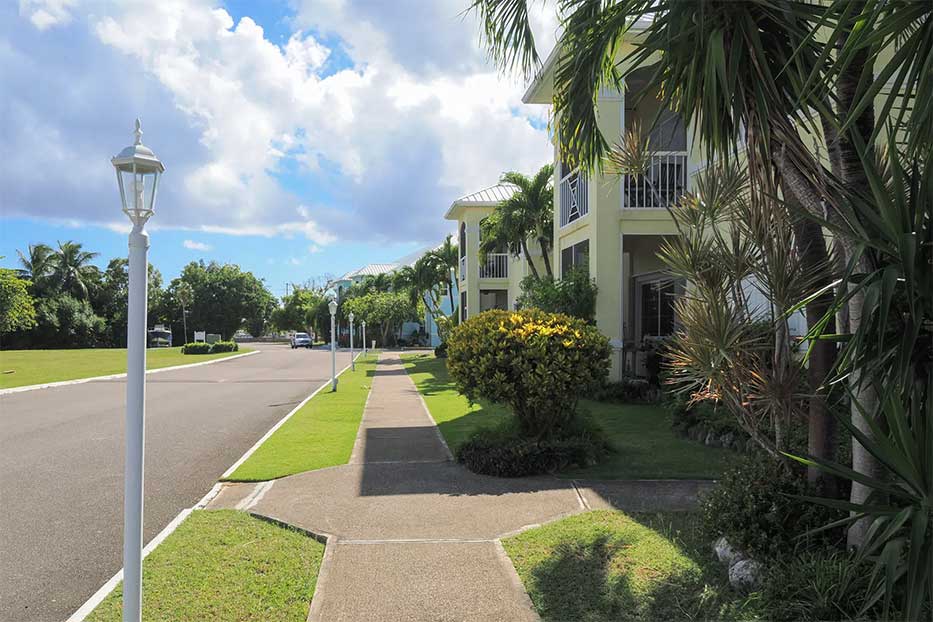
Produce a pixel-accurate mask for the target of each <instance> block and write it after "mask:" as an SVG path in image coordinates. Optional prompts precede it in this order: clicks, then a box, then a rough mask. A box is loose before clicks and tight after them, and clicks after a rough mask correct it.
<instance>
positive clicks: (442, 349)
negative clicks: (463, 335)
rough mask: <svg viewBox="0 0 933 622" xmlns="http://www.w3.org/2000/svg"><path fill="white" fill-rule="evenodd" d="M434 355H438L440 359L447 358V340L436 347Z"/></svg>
mask: <svg viewBox="0 0 933 622" xmlns="http://www.w3.org/2000/svg"><path fill="white" fill-rule="evenodd" d="M434 356H436V357H437V358H439V359H445V358H447V342H446V341H445V342H444V343H442V344H440V345H438V346H437V347H436V348H434Z"/></svg>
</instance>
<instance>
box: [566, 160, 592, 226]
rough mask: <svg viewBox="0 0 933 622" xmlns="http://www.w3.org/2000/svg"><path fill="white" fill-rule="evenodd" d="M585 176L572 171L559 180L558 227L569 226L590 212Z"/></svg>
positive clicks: (579, 172)
mask: <svg viewBox="0 0 933 622" xmlns="http://www.w3.org/2000/svg"><path fill="white" fill-rule="evenodd" d="M586 186H587V183H586V175H585V174H583V173H582V172H581V171H579V170H577V171H573V172H571V173H568V174H567V175H564V178H563V179H561V180H560V186H559V187H560V226H561V227H563V226H565V225H569V224H570V223H572V222H573V221H575V220H577V219H579V218H583V217H584V216H586V215H587V214H589V212H590V203H589V197H588V195H587V187H586Z"/></svg>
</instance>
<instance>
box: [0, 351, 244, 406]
mask: <svg viewBox="0 0 933 622" xmlns="http://www.w3.org/2000/svg"><path fill="white" fill-rule="evenodd" d="M260 352H262V351H261V350H253V351H252V352H243V353H242V354H234V355H233V356H227V357H224V358H220V359H211V360H210V361H201V362H200V363H185V364H184V365H175V366H174V367H160V368H159V369H148V370H146V374H147V375H148V374H158V373H161V372H163V371H175V370H176V369H187V368H189V367H201V366H202V365H213V364H214V363H225V362H226V361H233V360H236V359H239V358H243V357H244V356H252V355H253V354H259V353H260ZM117 378H126V373H122V374H110V375H109V376H93V377H91V378H76V379H74V380H62V381H59V382H48V383H46V384H28V385H26V386H24V387H11V388H9V389H0V395H9V394H10V393H22V392H23V391H35V390H37V389H51V388H54V387H67V386H70V385H73V384H84V383H85V382H94V381H96V380H116V379H117Z"/></svg>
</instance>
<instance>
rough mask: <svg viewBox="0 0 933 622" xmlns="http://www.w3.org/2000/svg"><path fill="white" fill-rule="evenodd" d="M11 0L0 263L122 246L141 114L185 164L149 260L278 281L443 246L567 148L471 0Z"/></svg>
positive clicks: (167, 267) (153, 227)
mask: <svg viewBox="0 0 933 622" xmlns="http://www.w3.org/2000/svg"><path fill="white" fill-rule="evenodd" d="M2 4H3V6H2V7H0V66H3V67H4V70H3V71H2V72H0V92H3V93H4V96H3V99H2V105H0V151H2V153H4V157H5V164H4V166H3V167H0V256H3V259H0V265H4V266H13V265H15V264H16V257H17V256H16V250H18V249H25V247H26V246H27V245H28V244H30V243H38V242H45V243H48V244H54V243H55V242H56V241H58V240H62V241H64V240H76V241H79V242H81V243H83V244H84V245H85V246H86V247H87V248H88V249H89V250H93V251H97V252H99V253H101V258H100V261H101V263H106V261H107V260H108V259H110V258H111V257H117V256H123V255H125V252H126V241H125V230H126V229H127V226H126V221H125V217H124V216H123V215H122V214H121V213H120V211H119V205H118V201H117V191H116V188H115V180H114V175H113V172H112V169H111V167H110V164H109V158H110V156H111V155H113V154H114V153H116V152H117V151H119V150H120V149H121V148H122V147H123V146H125V145H126V144H129V141H130V140H131V139H132V127H133V125H132V124H133V119H134V118H135V117H137V116H139V117H140V118H141V119H142V122H143V131H144V136H143V142H145V143H146V144H147V145H148V146H149V147H151V148H152V149H153V150H154V151H155V152H156V153H157V154H158V155H159V157H160V158H161V159H162V160H163V162H165V165H166V173H165V175H164V177H163V181H162V184H161V186H160V197H159V203H158V205H157V213H156V215H155V216H154V217H153V219H152V220H151V221H150V234H151V238H152V250H151V260H152V263H153V264H155V265H156V267H158V268H159V269H160V271H161V272H162V273H163V276H164V277H165V278H166V280H168V279H171V278H173V277H174V276H176V275H177V274H178V271H179V270H180V269H181V267H182V266H184V265H185V264H186V263H187V262H189V261H192V260H197V259H205V260H218V261H225V262H232V263H237V264H239V265H240V266H242V267H243V268H245V269H248V270H251V271H253V272H254V273H256V274H257V275H258V276H261V277H263V278H265V279H266V281H267V283H268V285H269V287H270V289H271V290H272V291H273V292H274V293H276V294H281V293H283V290H284V283H285V282H299V283H300V282H304V281H306V280H308V279H312V278H320V277H321V276H323V275H327V274H332V275H339V274H342V273H343V272H346V271H347V270H351V269H354V268H357V267H359V266H360V265H363V264H366V263H369V262H387V261H392V260H394V259H397V258H398V257H401V256H404V255H408V254H410V253H411V252H413V251H414V250H417V249H420V248H425V247H428V246H431V245H434V244H436V243H438V242H440V241H441V240H442V239H443V237H444V235H446V234H447V233H448V232H450V231H451V230H452V229H453V225H452V224H451V223H449V222H447V221H444V220H443V214H444V212H445V211H446V210H447V208H448V207H449V205H450V203H451V202H452V201H453V200H454V199H456V198H457V197H458V196H461V195H463V194H467V193H469V192H473V191H475V190H477V189H479V188H482V187H485V186H488V185H491V184H493V183H495V182H496V180H497V178H498V176H499V175H500V174H501V173H502V172H503V171H506V170H520V171H523V172H526V173H531V172H533V171H534V170H535V169H536V168H537V167H538V166H540V165H541V164H544V163H545V162H546V161H547V160H548V159H549V157H550V153H551V150H550V146H549V143H548V137H547V133H546V131H547V130H546V121H547V111H546V110H544V109H542V107H539V106H526V105H524V104H522V103H521V94H522V92H523V91H524V87H525V84H524V83H523V81H522V80H520V79H518V78H515V77H508V76H501V75H499V74H498V73H497V72H496V71H495V69H494V68H493V67H492V66H491V65H490V63H489V62H488V61H487V59H486V57H485V54H484V53H483V50H482V48H481V46H480V43H479V39H478V36H477V32H478V29H477V24H476V21H475V17H474V16H472V15H464V14H463V10H464V8H465V6H466V5H467V4H469V2H468V1H467V0H432V1H430V2H428V1H427V0H396V1H395V2H392V3H387V2H383V1H382V0H264V1H262V2H258V1H254V2H248V1H246V0H226V1H220V0H164V1H162V2H158V3H153V2H143V1H137V0H19V2H18V3H17V2H12V3H11V2H7V3H2ZM552 13H553V10H552V9H546V8H544V7H542V8H541V10H540V14H536V15H535V26H536V31H539V35H540V39H541V41H542V48H543V52H544V53H546V52H547V51H548V47H549V45H550V44H551V41H552V40H553V33H554V29H555V24H554V23H553V22H552V21H551V20H553V16H552V15H551V14H552ZM37 76H42V79H37Z"/></svg>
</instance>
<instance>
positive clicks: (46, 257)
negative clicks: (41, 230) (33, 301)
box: [16, 244, 55, 296]
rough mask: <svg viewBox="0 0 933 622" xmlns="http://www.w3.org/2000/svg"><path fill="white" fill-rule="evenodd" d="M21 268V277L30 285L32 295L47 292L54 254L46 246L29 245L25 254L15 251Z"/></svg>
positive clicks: (53, 263) (53, 264)
mask: <svg viewBox="0 0 933 622" xmlns="http://www.w3.org/2000/svg"><path fill="white" fill-rule="evenodd" d="M16 253H17V254H18V255H19V262H20V264H21V265H22V266H23V270H22V272H23V276H24V277H25V278H27V279H28V280H29V281H30V283H31V284H32V285H31V288H32V292H33V295H36V296H38V295H41V294H42V293H44V292H45V291H47V286H48V278H49V277H50V276H51V275H52V270H53V269H54V267H55V252H54V251H53V250H52V247H51V246H49V245H48V244H30V245H29V247H28V249H27V251H26V253H25V254H24V253H23V251H16Z"/></svg>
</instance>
